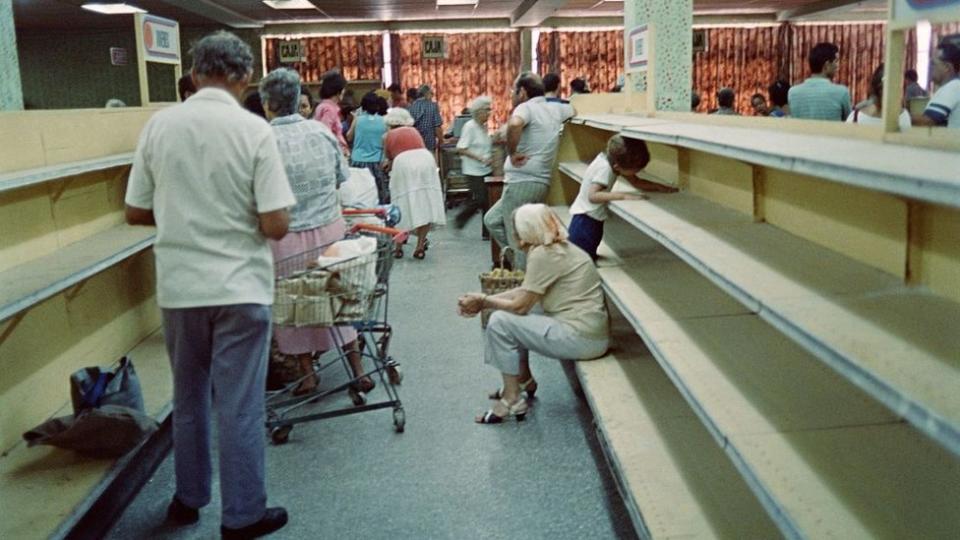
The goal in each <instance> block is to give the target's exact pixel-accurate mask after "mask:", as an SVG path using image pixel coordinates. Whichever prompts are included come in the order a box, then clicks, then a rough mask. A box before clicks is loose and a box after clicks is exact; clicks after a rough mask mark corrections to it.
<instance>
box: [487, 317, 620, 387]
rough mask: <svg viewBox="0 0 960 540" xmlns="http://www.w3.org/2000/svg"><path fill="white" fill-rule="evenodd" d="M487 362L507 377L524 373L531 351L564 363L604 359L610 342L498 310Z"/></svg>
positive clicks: (546, 320) (489, 329) (554, 323)
mask: <svg viewBox="0 0 960 540" xmlns="http://www.w3.org/2000/svg"><path fill="white" fill-rule="evenodd" d="M483 340H484V347H483V359H484V362H486V363H487V364H490V365H491V366H493V367H495V368H497V369H498V370H500V372H501V373H505V374H507V375H519V374H520V360H521V359H522V360H528V359H529V355H530V351H533V352H535V353H538V354H542V355H544V356H549V357H551V358H557V359H561V360H589V359H591V358H597V357H599V356H603V354H604V353H605V352H607V349H608V348H609V346H610V340H609V339H606V338H604V339H589V338H585V337H583V336H581V335H580V334H577V333H576V332H575V331H574V330H573V329H572V328H570V327H569V326H567V325H566V324H564V323H562V322H560V321H558V320H556V319H554V318H552V317H547V316H546V315H537V314H534V313H528V314H526V315H516V314H513V313H509V312H506V311H494V312H493V313H492V314H491V315H490V319H489V320H488V321H487V329H486V330H485V331H484V334H483Z"/></svg>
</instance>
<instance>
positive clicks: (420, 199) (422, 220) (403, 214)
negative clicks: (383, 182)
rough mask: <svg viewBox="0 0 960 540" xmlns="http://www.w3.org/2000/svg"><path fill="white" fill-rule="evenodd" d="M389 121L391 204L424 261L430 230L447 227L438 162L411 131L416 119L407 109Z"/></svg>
mask: <svg viewBox="0 0 960 540" xmlns="http://www.w3.org/2000/svg"><path fill="white" fill-rule="evenodd" d="M385 121H386V124H387V128H388V131H387V133H386V134H385V135H384V136H383V151H384V158H385V161H384V169H385V170H387V171H389V172H390V202H391V204H393V205H395V206H397V207H398V208H399V209H400V223H399V224H398V225H397V227H399V228H401V229H406V230H409V231H411V232H413V233H414V234H415V235H416V236H417V247H416V249H414V250H413V257H414V258H416V259H422V258H424V256H426V251H427V248H428V247H429V242H428V241H427V234H428V233H429V232H430V229H431V228H432V227H433V226H434V225H444V224H445V223H446V213H445V211H444V206H443V192H442V191H441V186H440V174H439V172H438V171H437V162H436V160H434V158H433V154H432V153H431V152H430V151H429V150H427V148H426V145H424V143H423V137H421V136H420V133H419V132H418V131H417V130H416V129H414V128H413V127H411V126H413V117H412V116H410V113H409V112H407V110H406V109H402V108H392V109H390V110H388V111H387V116H386V118H385ZM394 256H395V257H397V258H398V259H399V258H400V257H403V248H402V247H397V251H396V252H395V253H394Z"/></svg>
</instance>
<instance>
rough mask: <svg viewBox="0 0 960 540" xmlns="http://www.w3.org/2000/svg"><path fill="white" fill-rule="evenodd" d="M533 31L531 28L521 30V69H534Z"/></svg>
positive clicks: (534, 44)
mask: <svg viewBox="0 0 960 540" xmlns="http://www.w3.org/2000/svg"><path fill="white" fill-rule="evenodd" d="M535 46H536V43H533V32H532V31H531V30H530V29H529V28H524V29H522V30H520V71H533V47H535Z"/></svg>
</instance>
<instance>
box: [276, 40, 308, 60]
mask: <svg viewBox="0 0 960 540" xmlns="http://www.w3.org/2000/svg"><path fill="white" fill-rule="evenodd" d="M278 48H279V51H280V63H281V64H292V63H294V62H303V61H304V60H306V58H304V54H303V43H302V42H300V41H281V42H280V46H279V47H278Z"/></svg>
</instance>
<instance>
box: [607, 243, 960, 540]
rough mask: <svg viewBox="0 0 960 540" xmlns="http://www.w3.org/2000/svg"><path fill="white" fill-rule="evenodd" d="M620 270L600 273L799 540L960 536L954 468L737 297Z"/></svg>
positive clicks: (649, 261)
mask: <svg viewBox="0 0 960 540" xmlns="http://www.w3.org/2000/svg"><path fill="white" fill-rule="evenodd" d="M635 234H636V235H637V236H641V235H639V233H636V232H635ZM621 259H622V260H623V264H622V265H617V266H607V267H602V268H600V274H601V278H602V280H603V284H604V288H605V290H606V292H607V294H608V297H609V298H610V299H611V301H612V302H613V303H614V304H615V305H616V306H617V307H618V309H619V310H620V311H621V312H623V313H624V315H625V316H626V318H627V319H628V320H629V321H630V323H631V324H632V325H633V326H634V328H635V329H636V330H637V332H638V333H639V334H640V335H641V337H643V339H644V341H645V342H646V344H647V346H648V348H649V349H650V351H651V352H652V353H653V355H654V356H655V357H656V359H657V360H658V362H659V363H660V365H661V366H662V367H663V370H664V371H665V372H666V373H667V375H668V376H669V377H670V379H671V380H672V381H673V383H674V385H675V386H676V387H677V389H678V390H679V391H680V393H681V394H682V395H683V397H684V398H685V399H686V400H687V402H688V403H689V404H690V406H691V408H692V409H693V410H694V411H695V412H696V414H697V415H698V416H699V417H700V419H701V421H702V422H703V423H704V425H705V426H706V427H707V429H708V430H709V432H710V433H711V434H712V435H713V437H714V439H715V440H716V442H717V443H718V444H719V446H720V447H721V448H723V449H724V451H725V452H726V453H727V455H728V457H729V458H730V459H731V461H732V462H733V463H734V465H735V466H736V467H737V469H738V470H739V471H740V474H741V475H742V476H743V477H744V478H745V479H746V481H747V483H748V484H749V485H750V487H751V489H752V490H753V491H754V493H755V494H756V496H757V498H758V499H759V500H760V501H761V503H762V504H763V505H764V506H765V507H766V509H767V511H768V513H769V514H770V516H771V518H772V519H773V521H774V522H775V523H776V524H777V525H778V526H779V527H780V529H781V531H782V532H783V533H784V534H785V535H786V536H788V537H792V538H803V537H809V538H823V537H840V538H871V537H906V536H922V537H949V536H950V534H951V533H955V532H956V531H957V530H960V515H958V514H957V513H956V512H954V511H952V508H953V506H954V505H955V503H954V501H955V500H956V498H957V497H960V460H957V459H956V457H955V456H953V455H952V454H950V453H949V452H948V451H947V450H946V449H944V448H942V447H940V446H939V445H937V444H936V443H935V442H934V441H931V440H930V439H928V438H927V437H925V436H924V435H923V434H921V433H920V432H918V431H917V430H915V429H914V428H912V427H910V426H908V425H906V424H904V423H902V422H900V421H899V418H898V417H897V415H896V414H894V413H893V412H891V411H890V410H888V409H887V408H885V407H883V406H882V405H881V404H879V403H877V402H876V401H875V400H873V399H871V397H870V396H868V395H867V394H865V393H863V392H860V391H858V390H857V389H856V388H854V387H853V386H852V385H851V384H850V383H849V382H848V381H847V380H845V379H844V378H843V377H841V376H839V375H838V374H837V373H836V372H834V371H832V370H831V369H829V368H827V367H826V366H825V365H824V364H823V363H821V362H819V361H818V360H817V359H816V358H814V357H813V356H811V355H810V354H809V353H808V352H807V351H805V350H803V349H801V348H800V347H798V346H797V345H796V344H795V343H793V342H792V341H790V340H789V339H787V338H786V336H784V335H783V334H781V333H780V332H779V331H777V329H775V328H773V327H772V326H770V325H769V324H767V323H766V322H764V321H763V320H761V319H760V318H759V317H758V316H757V315H755V314H751V313H742V312H741V313H736V312H732V313H729V314H724V313H725V312H728V311H730V309H729V308H727V309H724V308H723V307H722V306H723V302H724V301H727V302H729V298H727V299H726V300H725V299H724V298H722V297H724V296H726V295H724V294H723V293H722V292H721V291H720V290H719V289H717V287H716V286H715V285H713V284H712V283H710V281H708V280H707V279H705V278H704V277H702V276H701V275H699V274H698V273H697V272H695V271H694V270H693V269H692V268H690V267H688V266H686V265H684V264H683V263H682V262H681V261H679V260H676V258H675V257H674V260H673V261H670V260H669V258H666V257H664V256H663V254H662V253H657V252H656V251H655V250H651V252H650V253H649V254H648V255H644V254H640V255H632V256H630V257H621ZM693 298H698V299H699V300H696V301H691V299H693ZM714 303H718V305H717V306H714V307H711V305H712V304H714ZM691 304H692V305H691Z"/></svg>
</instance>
